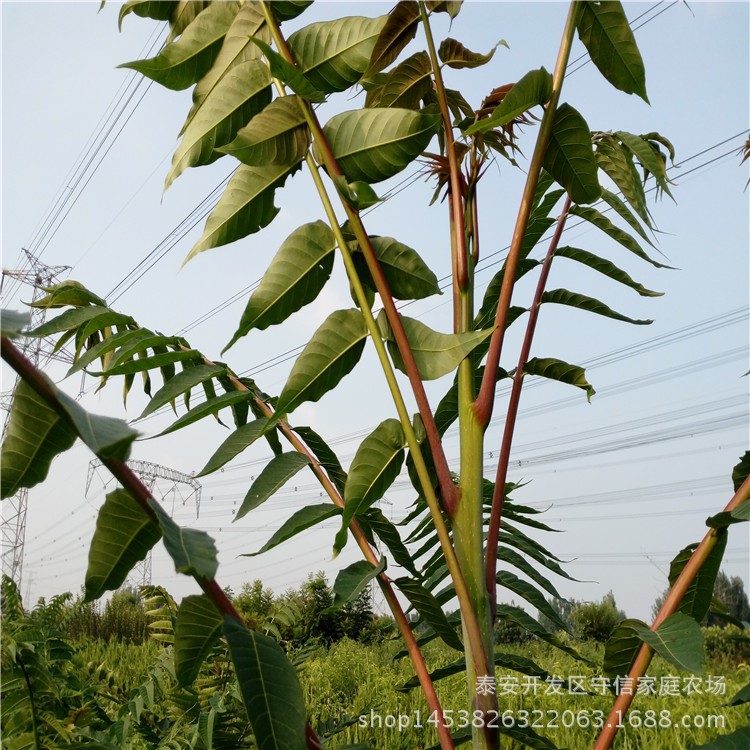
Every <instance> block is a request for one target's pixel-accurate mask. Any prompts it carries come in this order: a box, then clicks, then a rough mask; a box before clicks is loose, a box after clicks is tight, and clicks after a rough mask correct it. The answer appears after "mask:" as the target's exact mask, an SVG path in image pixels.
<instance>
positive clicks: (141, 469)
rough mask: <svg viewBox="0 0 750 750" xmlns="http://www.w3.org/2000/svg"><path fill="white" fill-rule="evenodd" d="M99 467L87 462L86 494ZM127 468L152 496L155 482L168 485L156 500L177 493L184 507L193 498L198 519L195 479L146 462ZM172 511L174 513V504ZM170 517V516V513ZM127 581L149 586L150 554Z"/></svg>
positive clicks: (130, 463)
mask: <svg viewBox="0 0 750 750" xmlns="http://www.w3.org/2000/svg"><path fill="white" fill-rule="evenodd" d="M101 465H102V462H101V461H100V460H99V459H98V458H95V459H94V460H93V461H90V462H89V473H88V477H87V478H86V494H88V492H89V489H90V487H91V480H92V479H93V478H94V475H95V474H97V472H98V469H99V467H100V466H101ZM128 466H129V467H130V469H131V470H132V471H133V473H134V474H136V475H137V477H138V478H139V479H140V480H141V482H143V484H144V485H145V486H146V487H147V488H148V491H149V492H150V493H151V494H152V495H154V490H155V488H156V482H157V480H165V481H166V482H168V483H169V484H168V485H166V484H163V485H159V491H158V493H157V494H158V495H159V496H160V498H158V497H157V499H162V500H163V499H164V498H166V497H168V496H169V494H170V493H171V494H172V497H173V498H175V497H176V496H177V494H178V493H179V495H180V499H181V500H182V504H183V505H185V504H186V503H187V502H188V500H190V499H191V498H193V497H194V498H195V517H196V518H198V515H199V514H200V509H201V489H202V487H201V483H200V482H199V481H198V480H197V479H194V478H193V477H192V476H190V474H183V473H182V472H181V471H175V470H174V469H170V468H168V467H166V466H162V465H160V464H152V463H149V462H148V461H128ZM183 484H184V485H187V486H188V487H189V488H190V492H189V493H188V494H187V496H184V497H183V495H182V493H181V492H179V489H178V488H179V485H183ZM172 510H173V511H174V504H173V508H172ZM170 515H172V514H171V513H170ZM128 581H129V582H130V583H131V584H132V585H133V586H148V585H150V584H151V552H149V553H148V555H146V558H145V560H142V561H141V562H139V563H138V564H137V565H136V566H135V567H134V568H133V570H132V571H131V572H130V576H128Z"/></svg>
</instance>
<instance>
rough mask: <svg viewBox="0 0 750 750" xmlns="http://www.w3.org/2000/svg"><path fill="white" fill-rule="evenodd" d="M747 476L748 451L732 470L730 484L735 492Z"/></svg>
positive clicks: (749, 452) (749, 456) (748, 469)
mask: <svg viewBox="0 0 750 750" xmlns="http://www.w3.org/2000/svg"><path fill="white" fill-rule="evenodd" d="M748 476H750V451H745V454H744V455H743V456H741V457H740V461H739V463H738V464H737V465H736V466H735V467H734V469H732V484H733V485H734V491H735V492H737V490H738V489H739V488H740V487H741V486H742V483H743V482H744V481H745V480H746V479H747V478H748Z"/></svg>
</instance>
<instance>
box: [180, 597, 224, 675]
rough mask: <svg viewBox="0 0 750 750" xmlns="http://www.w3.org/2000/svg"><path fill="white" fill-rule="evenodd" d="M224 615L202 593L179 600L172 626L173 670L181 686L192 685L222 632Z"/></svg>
mask: <svg viewBox="0 0 750 750" xmlns="http://www.w3.org/2000/svg"><path fill="white" fill-rule="evenodd" d="M222 623H223V618H222V616H221V615H220V614H219V612H218V611H217V609H216V607H215V606H214V604H213V602H212V601H211V600H210V599H209V598H208V597H207V596H206V595H205V594H201V595H200V596H197V595H192V596H186V597H185V598H184V599H183V600H182V601H181V602H180V608H179V610H178V611H177V622H176V623H175V628H174V671H175V677H177V682H178V683H179V684H180V685H182V686H188V685H192V684H193V682H195V678H196V677H197V676H198V672H199V671H200V668H201V665H202V664H203V661H204V659H205V658H206V656H208V653H209V652H210V651H211V647H212V646H213V644H214V643H215V642H216V640H217V638H218V637H219V633H220V632H221V626H222Z"/></svg>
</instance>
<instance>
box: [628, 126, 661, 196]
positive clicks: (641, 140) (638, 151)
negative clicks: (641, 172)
mask: <svg viewBox="0 0 750 750" xmlns="http://www.w3.org/2000/svg"><path fill="white" fill-rule="evenodd" d="M615 137H616V138H619V139H620V141H621V142H622V144H623V145H624V146H625V147H626V148H627V149H629V150H630V151H631V152H632V153H633V154H635V156H636V158H637V159H638V161H639V162H640V163H641V166H642V167H643V168H644V169H645V170H647V171H648V172H649V173H650V174H652V175H653V176H654V179H655V180H656V182H657V184H658V185H659V187H660V188H661V189H662V190H663V191H664V192H665V193H666V194H667V195H669V196H670V197H671V196H672V193H670V192H669V176H668V175H667V167H666V165H665V163H664V160H663V159H662V158H661V156H660V155H659V154H658V153H657V152H656V151H655V150H654V148H653V146H652V145H651V144H650V143H649V141H648V140H646V138H645V137H644V136H640V135H633V134H632V133H627V132H625V131H624V130H618V131H617V132H616V133H615Z"/></svg>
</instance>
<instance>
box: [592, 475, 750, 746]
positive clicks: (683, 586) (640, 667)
mask: <svg viewBox="0 0 750 750" xmlns="http://www.w3.org/2000/svg"><path fill="white" fill-rule="evenodd" d="M748 498H750V477H747V479H745V481H744V482H743V483H742V484H741V485H740V487H739V488H738V490H737V492H735V493H734V495H733V496H732V499H731V500H730V501H729V503H728V504H727V506H726V508H724V512H725V513H731V511H733V510H734V509H735V508H737V507H739V506H740V505H741V504H742V503H743V502H745V501H746V500H747V499H748ZM726 533H727V530H726V528H723V529H710V530H709V532H708V533H707V534H706V536H704V537H703V541H701V543H700V544H699V545H698V546H697V547H696V549H695V552H693V554H692V555H691V557H690V559H689V560H688V562H687V564H686V565H685V567H684V568H683V569H682V573H680V575H679V577H678V578H677V580H676V581H675V582H674V586H672V588H671V589H670V591H669V594H668V595H667V598H666V599H665V601H664V604H662V606H661V609H660V610H659V613H658V614H657V615H656V619H655V620H654V622H653V624H652V625H651V630H653V631H655V630H656V629H657V628H658V627H659V625H661V624H662V623H663V622H664V620H666V619H667V618H668V617H670V616H671V615H673V614H674V613H675V612H676V611H677V607H678V606H679V605H680V602H681V601H682V598H683V597H684V596H685V592H686V591H687V590H688V587H689V586H690V584H691V583H692V582H693V581H694V580H695V577H696V576H697V575H698V571H699V570H700V569H701V567H702V566H703V564H704V563H705V562H706V559H707V558H708V556H709V555H710V554H711V550H712V549H713V548H714V547H715V546H716V543H717V541H718V540H719V538H720V537H721V535H722V534H726ZM653 656H654V650H653V649H652V648H651V646H649V645H648V644H646V643H644V644H643V645H642V646H641V647H640V649H639V650H638V653H637V655H636V657H635V661H634V662H633V666H632V667H631V668H630V672H629V673H628V677H629V678H630V679H631V680H632V685H633V691H632V694H631V695H626V694H625V693H620V694H619V695H618V696H617V699H616V700H615V702H614V704H613V706H612V709H611V711H610V712H609V716H608V717H607V721H606V722H605V723H604V727H603V728H602V731H601V733H600V734H599V737H598V738H597V740H596V744H595V745H594V750H608V749H609V748H610V747H611V746H612V743H613V742H614V739H615V735H616V734H617V730H618V724H619V723H620V719H621V718H622V717H623V716H624V715H625V714H626V712H627V711H628V709H629V708H630V705H631V703H632V702H633V699H634V698H635V693H636V688H637V687H638V680H639V679H640V678H641V677H643V675H645V674H646V670H647V669H648V666H649V664H650V663H651V659H652V658H653Z"/></svg>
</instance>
